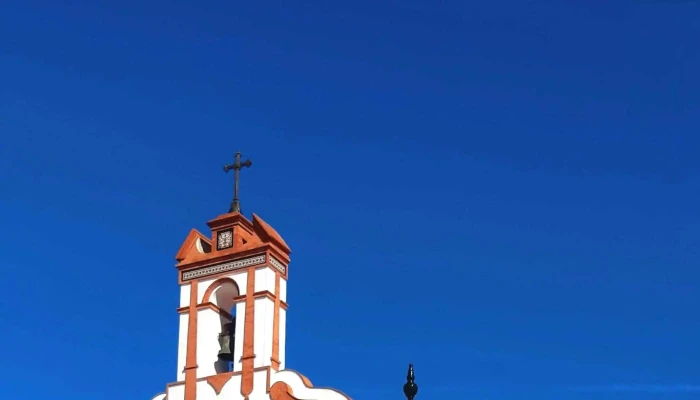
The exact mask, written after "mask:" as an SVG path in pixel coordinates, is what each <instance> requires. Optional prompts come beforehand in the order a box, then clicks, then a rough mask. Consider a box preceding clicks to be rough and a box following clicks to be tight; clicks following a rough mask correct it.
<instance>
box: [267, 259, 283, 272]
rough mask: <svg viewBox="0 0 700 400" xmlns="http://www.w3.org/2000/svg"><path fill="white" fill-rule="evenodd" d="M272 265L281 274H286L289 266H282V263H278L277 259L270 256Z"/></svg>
mask: <svg viewBox="0 0 700 400" xmlns="http://www.w3.org/2000/svg"><path fill="white" fill-rule="evenodd" d="M269 263H270V265H272V266H273V267H274V268H275V269H276V270H278V271H279V272H281V273H283V274H284V273H285V271H287V266H286V265H284V264H282V263H281V262H279V261H277V259H276V258H275V257H272V256H270V261H269Z"/></svg>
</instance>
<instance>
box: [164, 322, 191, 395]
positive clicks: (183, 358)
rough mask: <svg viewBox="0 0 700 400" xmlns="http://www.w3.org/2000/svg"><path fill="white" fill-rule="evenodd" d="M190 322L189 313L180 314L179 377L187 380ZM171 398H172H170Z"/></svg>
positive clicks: (178, 343) (178, 341)
mask: <svg viewBox="0 0 700 400" xmlns="http://www.w3.org/2000/svg"><path fill="white" fill-rule="evenodd" d="M189 322H190V316H189V314H180V328H179V333H178V340H177V379H176V381H178V382H180V381H184V380H185V363H186V362H187V331H188V326H187V325H188V324H189ZM168 400H170V399H168Z"/></svg>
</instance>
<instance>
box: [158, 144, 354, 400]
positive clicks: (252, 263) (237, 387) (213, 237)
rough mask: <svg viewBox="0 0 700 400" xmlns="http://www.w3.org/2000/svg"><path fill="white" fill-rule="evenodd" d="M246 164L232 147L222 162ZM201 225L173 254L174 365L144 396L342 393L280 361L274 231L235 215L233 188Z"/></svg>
mask: <svg viewBox="0 0 700 400" xmlns="http://www.w3.org/2000/svg"><path fill="white" fill-rule="evenodd" d="M250 164H251V163H250V162H249V161H246V162H244V163H241V162H240V154H237V155H236V163H235V164H232V165H230V166H227V169H232V170H235V171H236V173H238V171H239V170H240V168H241V167H244V166H250ZM236 175H237V174H236ZM236 188H237V184H236ZM236 192H237V191H236ZM207 225H208V226H209V228H210V229H211V234H210V236H205V235H203V234H202V233H200V232H198V231H197V230H195V229H193V230H192V231H190V233H189V235H188V236H187V238H186V239H185V241H184V243H183V244H182V246H181V247H180V250H179V251H178V252H177V255H176V256H175V259H176V260H177V265H176V268H177V274H178V283H179V285H180V304H179V307H178V308H177V311H178V313H179V328H178V329H179V334H178V348H177V371H176V375H175V381H174V382H172V383H169V384H167V385H166V387H165V392H164V393H160V394H158V395H156V396H155V397H153V398H152V400H224V399H225V400H296V399H304V400H350V398H349V397H347V396H346V395H344V394H343V393H341V392H339V391H337V390H334V389H321V388H314V387H313V385H312V384H311V382H310V381H309V380H308V379H307V378H306V377H304V376H303V375H301V374H299V373H298V372H295V371H291V370H286V369H285V367H286V360H285V348H286V346H285V332H286V329H285V324H286V320H287V278H288V276H289V274H288V265H289V261H290V258H289V255H290V253H291V250H290V249H289V246H287V244H286V243H285V241H284V240H283V239H282V237H281V236H280V235H279V234H278V233H277V231H275V230H274V229H273V228H272V227H271V226H270V225H268V224H267V223H266V222H265V221H263V220H262V219H261V218H260V217H258V216H257V215H255V214H253V218H252V221H251V220H248V219H247V218H246V217H245V216H243V214H241V212H240V206H239V203H238V199H237V195H236V196H235V197H234V201H233V202H232V204H231V209H230V210H229V212H228V213H227V214H223V215H220V216H218V217H216V218H215V219H213V220H211V221H209V222H207Z"/></svg>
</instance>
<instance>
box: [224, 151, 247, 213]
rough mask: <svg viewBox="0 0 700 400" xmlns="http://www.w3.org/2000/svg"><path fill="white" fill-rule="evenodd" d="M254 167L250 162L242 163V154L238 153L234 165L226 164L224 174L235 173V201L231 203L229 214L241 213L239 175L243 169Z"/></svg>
mask: <svg viewBox="0 0 700 400" xmlns="http://www.w3.org/2000/svg"><path fill="white" fill-rule="evenodd" d="M251 165H253V162H252V161H250V160H245V161H243V162H241V152H240V151H239V152H236V158H235V160H234V163H233V164H224V172H228V171H230V170H233V171H234V176H233V201H231V206H230V207H229V209H228V212H230V213H232V212H241V202H240V201H239V200H238V180H239V179H240V178H239V173H240V172H241V168H243V167H246V168H250V166H251Z"/></svg>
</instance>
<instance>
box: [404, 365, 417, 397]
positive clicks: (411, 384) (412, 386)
mask: <svg viewBox="0 0 700 400" xmlns="http://www.w3.org/2000/svg"><path fill="white" fill-rule="evenodd" d="M415 379H416V377H415V376H414V375H413V364H408V374H407V375H406V383H405V384H404V385H403V394H405V395H406V398H407V399H408V400H413V398H414V397H416V395H417V394H418V385H416V382H415Z"/></svg>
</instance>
